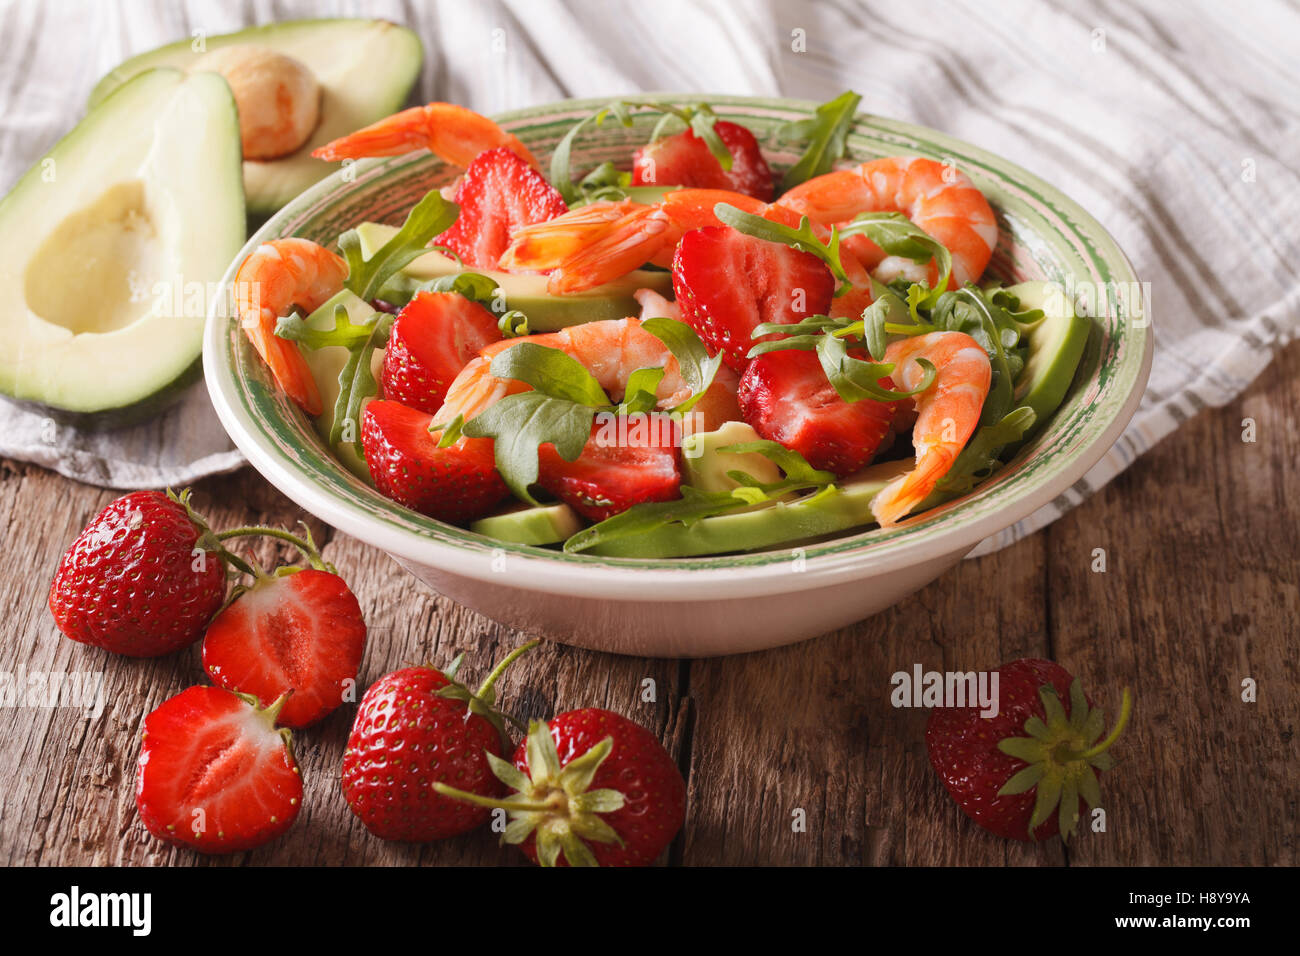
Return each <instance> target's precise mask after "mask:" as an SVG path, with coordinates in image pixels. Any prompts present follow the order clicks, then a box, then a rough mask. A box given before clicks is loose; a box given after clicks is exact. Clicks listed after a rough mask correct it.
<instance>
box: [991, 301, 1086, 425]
mask: <svg viewBox="0 0 1300 956" xmlns="http://www.w3.org/2000/svg"><path fill="white" fill-rule="evenodd" d="M1007 291H1008V292H1010V293H1012V294H1013V295H1015V296H1016V297H1017V298H1018V299H1020V305H1021V308H1024V309H1042V310H1043V318H1042V320H1041V321H1039V323H1038V324H1037V325H1036V326H1034V328H1032V329H1031V330H1030V331H1029V335H1028V339H1029V353H1028V355H1027V356H1026V357H1025V367H1024V369H1022V370H1021V372H1020V377H1019V378H1017V379H1016V385H1015V403H1016V405H1028V406H1029V407H1030V408H1032V409H1033V410H1034V416H1035V418H1034V424H1033V427H1032V428H1031V429H1030V432H1029V434H1032V433H1033V432H1034V431H1037V430H1038V429H1039V428H1041V427H1042V426H1043V425H1044V424H1045V423H1046V422H1047V419H1048V416H1050V415H1051V414H1052V412H1054V411H1056V409H1057V408H1059V407H1060V404H1061V402H1062V401H1064V400H1065V393H1066V392H1067V391H1068V390H1069V388H1070V383H1071V382H1072V381H1074V373H1075V370H1076V369H1077V368H1078V367H1079V359H1080V358H1081V357H1082V356H1083V350H1084V347H1085V346H1086V345H1087V344H1088V333H1089V332H1090V331H1091V329H1092V323H1091V322H1090V321H1089V320H1088V318H1087V317H1086V316H1082V315H1079V314H1077V313H1076V312H1075V310H1074V306H1073V304H1072V303H1071V302H1070V300H1069V297H1068V296H1066V295H1065V293H1064V292H1063V291H1062V290H1061V288H1060V287H1059V286H1058V285H1056V284H1055V283H1052V282H1021V283H1019V284H1018V285H1013V286H1009V287H1008V288H1007Z"/></svg>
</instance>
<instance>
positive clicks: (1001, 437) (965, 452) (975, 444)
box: [935, 405, 1035, 494]
mask: <svg viewBox="0 0 1300 956" xmlns="http://www.w3.org/2000/svg"><path fill="white" fill-rule="evenodd" d="M1034 418H1035V416H1034V410H1033V409H1032V408H1030V407H1028V406H1027V405H1022V406H1020V407H1019V408H1015V409H1012V410H1011V411H1010V412H1008V413H1007V414H1006V415H1004V416H1003V417H1002V418H1000V419H999V420H998V421H996V422H994V423H993V424H991V425H982V426H980V427H979V428H978V429H976V430H975V434H974V435H972V436H971V438H970V441H968V442H967V443H966V447H965V448H963V449H962V450H961V454H959V455H958V456H957V459H956V461H954V462H953V464H952V467H951V468H949V469H948V472H947V474H945V475H944V476H943V477H942V478H940V479H939V481H938V483H937V484H936V485H935V489H936V490H937V491H943V492H946V493H951V494H965V493H966V492H968V491H970V490H971V489H972V488H974V487H975V486H976V485H977V484H979V483H980V482H981V481H984V480H985V479H986V478H988V477H989V476H990V475H992V474H993V473H994V472H995V471H997V470H998V469H999V468H1001V467H1002V462H1001V460H1000V458H999V456H1000V455H1001V454H1002V451H1003V449H1004V448H1006V447H1007V446H1008V445H1012V444H1015V443H1016V442H1018V441H1020V440H1021V439H1022V438H1023V437H1024V436H1025V433H1026V432H1028V431H1029V429H1030V428H1032V427H1033V425H1034Z"/></svg>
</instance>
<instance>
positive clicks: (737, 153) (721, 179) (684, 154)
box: [632, 120, 774, 202]
mask: <svg viewBox="0 0 1300 956" xmlns="http://www.w3.org/2000/svg"><path fill="white" fill-rule="evenodd" d="M713 128H714V130H716V131H717V134H718V138H719V139H721V140H722V142H723V143H724V144H725V145H726V147H727V151H728V152H729V153H731V169H730V170H729V171H728V170H725V169H723V168H722V164H721V163H719V162H718V160H717V158H716V157H715V156H714V155H713V153H711V152H709V147H708V145H707V144H705V142H704V140H702V139H700V137H698V136H696V135H695V133H693V132H692V131H691V130H683V131H682V132H680V133H674V134H673V135H672V136H663V137H660V138H659V139H657V140H655V141H654V142H653V143H649V144H647V145H645V146H642V147H641V148H640V149H638V150H637V151H636V152H635V153H633V154H632V184H633V185H635V186H690V187H692V188H694V189H730V190H734V191H735V192H738V193H744V194H745V195H747V196H753V197H754V198H755V199H761V200H763V202H771V200H772V192H773V188H774V180H773V177H772V170H771V167H769V166H768V165H767V160H765V159H764V158H763V152H762V150H760V149H759V148H758V140H756V139H755V138H754V134H753V133H751V132H750V131H749V130H747V129H746V128H745V127H743V126H740V125H738V124H736V123H729V122H727V121H726V120H718V121H717V122H716V123H715V124H714V125H713Z"/></svg>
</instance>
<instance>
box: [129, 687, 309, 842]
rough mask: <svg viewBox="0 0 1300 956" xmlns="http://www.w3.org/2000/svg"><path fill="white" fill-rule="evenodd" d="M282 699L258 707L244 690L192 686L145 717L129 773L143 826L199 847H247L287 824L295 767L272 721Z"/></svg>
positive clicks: (298, 801) (298, 804)
mask: <svg viewBox="0 0 1300 956" xmlns="http://www.w3.org/2000/svg"><path fill="white" fill-rule="evenodd" d="M286 696H287V695H286ZM284 702H285V697H281V698H280V699H279V700H277V701H275V702H274V703H273V704H272V705H271V706H270V707H267V708H264V709H263V708H260V707H258V706H257V701H256V700H255V699H254V698H252V697H249V696H247V695H245V694H232V693H231V692H230V691H228V690H222V689H221V688H219V687H191V688H190V689H189V690H185V691H182V692H181V693H179V694H177V695H176V696H175V697H172V698H171V699H169V700H167V701H164V702H163V704H162V705H161V706H160V707H159V708H158V709H157V710H155V711H154V712H153V713H151V714H150V715H149V716H148V717H146V718H145V721H144V743H143V744H141V746H140V762H139V766H138V769H137V772H136V781H135V803H136V809H137V810H138V811H139V813H140V819H141V820H142V821H143V822H144V825H145V827H146V829H148V831H149V832H150V833H152V834H153V835H154V836H156V837H158V839H160V840H164V841H166V842H167V843H172V844H175V845H176V846H183V847H189V848H190V849H192V850H198V851H199V852H200V853H235V852H238V851H240V850H251V849H253V848H254V847H257V846H261V845H262V844H263V843H267V842H269V841H271V840H274V839H275V838H276V837H278V836H280V835H281V834H282V833H284V831H285V830H288V829H289V827H290V826H292V825H293V821H294V820H295V819H297V817H298V811H299V810H301V809H302V775H301V774H300V773H299V771H298V764H297V762H296V761H295V760H294V757H293V745H292V738H291V736H290V734H289V731H288V730H284V729H282V728H277V727H276V726H275V720H276V717H277V716H278V715H279V713H280V707H281V706H282V705H283V704H284Z"/></svg>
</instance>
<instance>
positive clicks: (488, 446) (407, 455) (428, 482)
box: [361, 401, 508, 523]
mask: <svg viewBox="0 0 1300 956" xmlns="http://www.w3.org/2000/svg"><path fill="white" fill-rule="evenodd" d="M431 424H433V418H432V416H430V415H427V414H425V413H424V412H421V411H418V410H416V409H414V408H408V407H407V406H405V405H402V404H400V403H398V402H389V401H372V402H370V403H369V404H368V405H366V410H365V413H364V415H362V422H361V447H362V450H363V451H364V452H365V456H366V464H367V465H368V466H369V467H370V477H371V478H372V479H374V482H375V487H376V488H378V489H379V491H380V492H381V493H382V494H384V495H386V496H388V497H389V498H392V499H393V500H394V501H396V502H397V503H398V504H402V505H405V506H406V507H408V508H413V509H414V510H416V511H418V512H420V513H421V514H426V515H428V516H429V517H430V518H437V519H438V520H439V521H451V522H459V523H464V522H467V521H473V520H474V519H476V518H481V517H482V516H483V515H485V514H487V512H488V511H490V510H491V509H492V506H493V505H495V504H497V502H499V501H500V500H501V499H502V498H504V497H505V496H506V495H507V494H508V491H507V489H506V483H505V482H504V481H502V480H501V475H500V474H499V473H498V472H497V470H496V462H495V460H494V458H493V452H492V439H490V438H461V439H460V440H459V441H458V442H456V443H455V444H454V445H449V446H447V447H446V448H439V447H438V438H439V436H440V435H441V434H442V433H441V432H436V433H434V434H432V435H431V434H429V426H430V425H431ZM441 424H445V423H441Z"/></svg>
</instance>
